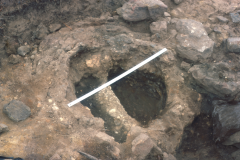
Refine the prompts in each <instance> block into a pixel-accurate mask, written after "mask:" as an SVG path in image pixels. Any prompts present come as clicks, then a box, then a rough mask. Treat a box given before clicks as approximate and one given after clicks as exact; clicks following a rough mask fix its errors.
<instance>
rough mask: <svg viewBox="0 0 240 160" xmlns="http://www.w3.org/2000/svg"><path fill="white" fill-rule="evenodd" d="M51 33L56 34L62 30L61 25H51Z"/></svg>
mask: <svg viewBox="0 0 240 160" xmlns="http://www.w3.org/2000/svg"><path fill="white" fill-rule="evenodd" d="M48 28H49V32H51V33H52V32H56V31H57V30H59V29H60V28H61V24H51V25H50V26H49V27H48Z"/></svg>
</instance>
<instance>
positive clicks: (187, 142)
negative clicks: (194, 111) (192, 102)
mask: <svg viewBox="0 0 240 160" xmlns="http://www.w3.org/2000/svg"><path fill="white" fill-rule="evenodd" d="M212 125H213V124H212V117H211V115H210V114H209V115H208V114H200V115H199V116H197V117H196V118H195V119H194V121H193V123H192V124H191V125H189V126H187V127H186V128H185V130H184V133H183V139H182V143H181V145H180V147H179V148H178V149H177V154H176V158H177V159H184V160H195V159H196V160H197V159H199V160H201V159H206V160H225V159H228V160H231V159H232V157H231V152H232V151H233V150H236V147H234V146H224V145H221V144H218V145H216V143H215V142H214V141H213V135H212V132H213V128H212V127H213V126H212Z"/></svg>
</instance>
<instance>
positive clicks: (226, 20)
mask: <svg viewBox="0 0 240 160" xmlns="http://www.w3.org/2000/svg"><path fill="white" fill-rule="evenodd" d="M217 19H218V20H219V21H220V22H223V23H227V22H228V21H229V20H228V19H227V18H225V17H223V16H217Z"/></svg>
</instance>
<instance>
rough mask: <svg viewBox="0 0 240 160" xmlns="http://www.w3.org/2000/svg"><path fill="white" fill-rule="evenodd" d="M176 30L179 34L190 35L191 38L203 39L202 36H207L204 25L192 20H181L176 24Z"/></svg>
mask: <svg viewBox="0 0 240 160" xmlns="http://www.w3.org/2000/svg"><path fill="white" fill-rule="evenodd" d="M176 28H177V31H178V32H179V33H181V34H185V35H190V36H191V37H197V38H201V37H202V36H207V32H206V31H205V29H204V26H203V24H202V23H201V22H198V21H195V20H192V19H179V20H178V21H177V23H176Z"/></svg>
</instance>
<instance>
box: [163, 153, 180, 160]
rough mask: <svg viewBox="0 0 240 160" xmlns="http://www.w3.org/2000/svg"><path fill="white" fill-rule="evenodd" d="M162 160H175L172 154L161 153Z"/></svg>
mask: <svg viewBox="0 0 240 160" xmlns="http://www.w3.org/2000/svg"><path fill="white" fill-rule="evenodd" d="M163 160H177V159H176V158H175V157H174V156H173V155H172V154H167V153H166V152H164V153H163Z"/></svg>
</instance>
